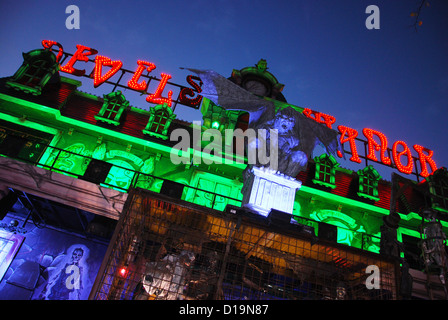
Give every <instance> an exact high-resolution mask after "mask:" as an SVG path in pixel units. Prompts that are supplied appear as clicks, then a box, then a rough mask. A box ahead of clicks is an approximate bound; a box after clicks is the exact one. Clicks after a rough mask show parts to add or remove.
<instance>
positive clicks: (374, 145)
mask: <svg viewBox="0 0 448 320" xmlns="http://www.w3.org/2000/svg"><path fill="white" fill-rule="evenodd" d="M42 46H43V47H44V48H45V49H48V50H50V49H51V48H52V47H53V46H57V47H58V48H59V50H58V54H57V56H56V61H58V62H59V61H60V59H61V57H62V55H63V52H64V50H63V47H62V45H61V44H60V43H58V42H56V41H52V40H43V41H42ZM76 49H77V50H76V52H75V53H74V54H73V56H72V57H71V58H70V60H69V61H68V62H67V63H66V64H65V65H64V66H61V67H60V70H61V71H62V72H66V73H70V74H73V75H75V76H83V75H85V73H86V71H85V70H84V69H76V68H75V67H74V65H75V63H76V62H78V61H84V62H87V61H89V57H88V56H92V55H96V54H97V53H98V51H97V50H95V49H92V48H89V47H86V46H83V45H77V46H76ZM137 64H138V67H137V69H136V70H135V72H134V73H133V76H132V78H131V79H130V80H129V81H128V83H127V85H128V87H129V88H130V89H133V90H137V91H145V90H146V88H147V83H146V81H144V80H142V81H141V82H139V81H140V77H141V76H142V74H143V72H144V71H145V70H146V71H147V72H148V73H149V72H151V71H153V70H154V69H156V66H155V64H153V63H151V62H147V61H143V60H138V61H137ZM103 66H105V67H110V69H109V70H108V71H107V72H106V73H105V74H103ZM122 66H123V63H122V62H121V61H120V60H111V59H110V58H108V57H104V56H96V57H95V68H94V71H93V81H94V87H95V88H96V87H98V86H100V85H101V84H103V83H104V82H106V81H107V80H108V79H110V78H111V77H113V76H114V75H115V74H116V73H117V72H118V71H119V70H120V69H121V68H122ZM169 79H171V75H169V74H165V73H162V74H161V80H160V82H159V85H158V87H157V89H156V91H155V92H154V93H153V94H148V96H147V97H146V101H148V102H150V103H155V104H167V105H168V106H171V105H172V95H173V91H171V90H169V91H168V93H167V96H166V97H163V96H162V94H163V91H164V90H165V87H166V85H167V83H168V80H169ZM187 82H188V84H190V85H191V86H192V88H183V89H182V90H181V91H180V93H179V101H180V102H181V103H182V104H185V105H188V106H191V107H196V106H198V105H199V104H200V102H201V100H202V96H201V95H199V93H200V92H201V91H202V90H201V86H202V81H201V79H200V78H199V77H196V76H191V75H189V76H187ZM193 89H195V90H193ZM195 95H196V97H195ZM303 114H304V115H305V116H306V117H308V118H311V119H313V120H315V121H317V122H319V123H322V124H325V125H326V126H327V127H328V128H330V129H331V127H332V125H333V124H334V123H335V122H336V119H335V117H333V116H331V115H327V114H324V113H321V112H316V111H313V110H311V109H309V108H306V109H304V110H303ZM338 130H339V133H340V138H339V139H340V142H341V145H343V144H344V143H346V142H349V146H350V151H351V154H352V156H351V157H350V161H352V162H356V163H361V159H360V157H359V154H358V150H357V148H356V143H355V141H356V139H357V137H358V131H357V130H355V129H352V128H350V127H346V126H342V125H339V126H338ZM362 132H363V134H364V136H365V137H366V139H367V141H366V143H367V144H368V154H367V155H366V158H367V159H369V160H372V161H375V162H381V163H383V164H385V165H388V166H392V165H393V164H394V165H395V167H396V168H397V169H398V170H399V171H400V172H402V173H405V174H410V173H412V170H413V168H414V164H413V157H412V154H411V150H410V148H409V147H408V146H407V144H406V143H405V142H403V141H396V142H395V143H394V144H393V146H392V159H393V162H392V159H391V158H390V157H388V156H386V152H388V151H389V150H390V149H388V146H387V145H388V141H387V137H386V136H385V135H384V134H383V133H381V132H380V131H376V130H372V129H369V128H364V129H363V130H362ZM374 136H376V137H377V138H379V142H378V141H377V140H375V139H374ZM413 148H414V150H415V151H417V153H418V160H419V161H420V166H421V172H420V175H421V176H422V177H427V176H428V175H429V171H428V165H429V167H430V168H431V170H432V171H433V172H434V171H436V170H437V165H436V163H435V161H434V160H433V159H432V156H433V154H434V152H433V151H432V150H429V149H427V148H425V147H422V146H420V145H414V146H413ZM398 149H402V151H399V150H398ZM378 151H379V152H380V161H379V160H378V158H377V156H376V152H378ZM338 156H339V157H342V156H343V155H342V154H341V152H340V151H338ZM403 157H407V164H406V165H404V164H403V162H402V158H403Z"/></svg>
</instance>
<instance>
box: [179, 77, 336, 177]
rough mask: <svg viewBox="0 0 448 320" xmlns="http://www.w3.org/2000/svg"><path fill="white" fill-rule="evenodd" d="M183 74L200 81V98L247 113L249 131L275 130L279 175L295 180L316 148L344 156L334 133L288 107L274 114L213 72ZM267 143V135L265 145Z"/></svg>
mask: <svg viewBox="0 0 448 320" xmlns="http://www.w3.org/2000/svg"><path fill="white" fill-rule="evenodd" d="M187 70H190V71H192V72H194V73H196V74H197V75H198V76H199V77H200V78H201V81H202V82H203V86H202V91H201V93H200V94H201V95H202V96H204V97H206V98H208V99H210V100H211V101H213V102H214V103H215V104H217V105H219V106H221V107H223V108H225V109H227V110H243V111H246V112H248V113H249V115H250V118H249V128H252V129H254V130H256V131H258V129H266V130H267V131H268V132H271V131H270V130H271V129H276V130H277V131H276V132H277V137H278V140H277V143H278V146H277V152H278V169H277V171H279V172H280V173H282V174H284V175H287V176H290V177H296V176H297V174H298V173H299V172H301V171H303V170H305V169H306V166H307V163H308V159H309V158H310V157H311V155H312V152H313V150H314V148H315V147H316V146H317V145H318V144H320V145H323V146H324V147H325V148H326V151H327V153H328V154H332V155H333V156H335V155H336V152H337V151H338V150H340V151H341V152H342V154H343V155H344V152H343V150H342V147H341V144H340V142H339V139H338V138H337V135H338V133H337V132H336V131H335V130H332V129H330V128H328V127H327V126H325V125H324V124H321V123H318V122H316V121H315V120H313V119H310V118H308V117H306V116H304V115H303V114H302V113H300V112H299V111H297V110H295V109H294V108H292V107H286V108H283V109H281V110H278V111H276V108H275V105H274V103H273V102H272V101H270V100H267V99H263V98H260V97H259V96H257V95H255V94H252V93H251V92H249V91H247V90H245V89H244V88H242V87H240V86H239V85H237V84H235V83H233V82H232V81H230V80H228V79H226V78H225V77H223V76H221V75H220V74H218V73H217V72H215V71H213V70H198V69H190V68H188V69H187ZM269 140H270V136H269V133H267V135H266V142H268V141H269ZM267 156H269V155H267ZM258 166H260V165H258ZM261 166H262V165H261Z"/></svg>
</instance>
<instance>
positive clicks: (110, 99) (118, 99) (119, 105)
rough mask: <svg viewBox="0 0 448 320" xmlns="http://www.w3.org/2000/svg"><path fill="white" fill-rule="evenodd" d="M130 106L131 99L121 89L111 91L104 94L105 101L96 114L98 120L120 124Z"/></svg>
mask: <svg viewBox="0 0 448 320" xmlns="http://www.w3.org/2000/svg"><path fill="white" fill-rule="evenodd" d="M128 106H129V101H127V100H126V98H125V97H124V95H123V94H122V93H121V91H116V92H111V93H109V94H107V95H104V103H103V106H102V107H101V110H100V112H98V114H97V115H96V116H95V119H96V120H98V121H103V122H106V123H110V124H113V125H115V126H118V125H119V124H120V118H121V116H122V114H123V111H124V110H126V108H127V107H128Z"/></svg>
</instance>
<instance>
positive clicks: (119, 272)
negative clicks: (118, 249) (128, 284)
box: [118, 267, 128, 278]
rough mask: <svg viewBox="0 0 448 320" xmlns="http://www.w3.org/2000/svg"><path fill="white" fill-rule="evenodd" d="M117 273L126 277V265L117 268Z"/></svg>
mask: <svg viewBox="0 0 448 320" xmlns="http://www.w3.org/2000/svg"><path fill="white" fill-rule="evenodd" d="M118 274H119V275H120V276H121V277H123V278H126V277H127V275H128V268H126V267H121V268H120V269H119V270H118Z"/></svg>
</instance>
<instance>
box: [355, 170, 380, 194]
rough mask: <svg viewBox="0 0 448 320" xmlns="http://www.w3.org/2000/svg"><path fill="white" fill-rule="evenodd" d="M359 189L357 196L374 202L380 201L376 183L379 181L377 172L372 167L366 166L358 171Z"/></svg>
mask: <svg viewBox="0 0 448 320" xmlns="http://www.w3.org/2000/svg"><path fill="white" fill-rule="evenodd" d="M358 176H359V189H358V196H360V197H362V198H366V199H370V200H374V201H378V200H380V198H379V197H378V182H379V181H380V179H381V176H380V175H379V173H378V171H376V170H375V168H373V167H372V166H367V167H365V168H364V169H362V170H358Z"/></svg>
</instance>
